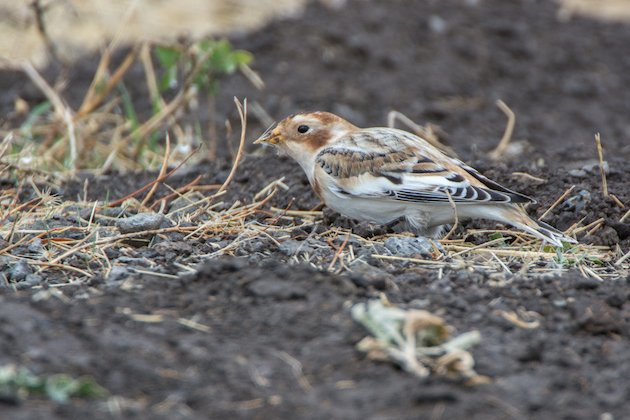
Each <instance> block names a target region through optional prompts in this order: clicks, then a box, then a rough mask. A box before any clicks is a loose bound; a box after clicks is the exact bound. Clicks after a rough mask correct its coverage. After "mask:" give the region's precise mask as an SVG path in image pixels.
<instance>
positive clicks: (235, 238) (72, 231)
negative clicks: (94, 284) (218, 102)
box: [0, 45, 630, 284]
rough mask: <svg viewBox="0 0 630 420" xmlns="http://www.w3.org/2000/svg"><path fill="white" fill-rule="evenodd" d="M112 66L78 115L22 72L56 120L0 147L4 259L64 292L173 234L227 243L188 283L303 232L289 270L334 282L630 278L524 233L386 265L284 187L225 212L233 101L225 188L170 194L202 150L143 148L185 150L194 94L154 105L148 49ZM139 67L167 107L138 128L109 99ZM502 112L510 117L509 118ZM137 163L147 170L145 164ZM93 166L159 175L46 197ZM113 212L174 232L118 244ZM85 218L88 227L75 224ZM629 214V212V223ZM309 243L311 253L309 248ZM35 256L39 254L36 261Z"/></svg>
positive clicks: (275, 185) (582, 228)
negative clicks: (184, 114) (332, 277)
mask: <svg viewBox="0 0 630 420" xmlns="http://www.w3.org/2000/svg"><path fill="white" fill-rule="evenodd" d="M111 55H112V51H111V49H106V50H105V51H104V53H103V56H102V58H101V61H100V64H99V66H98V70H97V71H96V74H95V76H94V80H93V82H92V84H91V86H90V88H89V90H88V91H87V92H86V94H85V99H84V101H83V103H82V104H81V106H80V107H79V108H78V109H77V110H73V109H70V108H69V107H68V105H67V103H66V101H65V100H64V99H63V97H61V95H60V94H59V92H58V91H57V90H56V89H55V88H54V87H52V86H51V85H50V84H49V83H48V82H46V81H45V80H44V79H43V78H41V76H40V75H39V73H38V72H37V71H36V70H35V69H34V68H33V67H32V66H30V65H29V64H27V63H24V64H23V68H24V71H25V72H26V73H27V74H28V75H29V76H30V77H31V79H32V80H33V81H34V82H35V83H36V85H37V86H39V88H40V89H41V90H42V92H44V93H45V94H46V96H47V97H48V98H49V100H50V103H51V104H53V105H52V108H53V110H54V114H51V115H52V116H53V118H52V119H50V120H48V121H39V122H38V123H37V124H31V125H30V126H29V127H28V130H29V131H28V135H26V134H25V133H24V131H23V130H16V131H12V132H8V133H5V137H4V139H3V141H2V142H1V143H0V175H2V176H3V177H5V178H7V179H14V180H17V179H20V180H21V181H20V182H19V183H16V184H15V186H14V187H11V188H6V189H5V190H3V191H2V193H1V195H0V238H1V239H0V257H2V258H5V260H6V261H8V262H9V264H12V263H15V262H17V261H19V260H24V261H26V262H27V263H28V264H30V265H32V266H36V267H38V270H39V272H40V273H41V272H47V273H49V274H55V275H56V278H57V279H58V280H59V281H58V282H59V283H60V284H69V283H73V282H76V281H82V280H85V279H88V278H90V277H94V276H95V275H104V276H107V275H108V273H109V272H110V271H111V269H112V265H113V264H114V263H115V262H112V261H110V260H109V258H108V256H107V255H108V252H107V251H108V249H109V248H118V249H122V250H125V249H128V248H129V246H130V245H129V244H130V241H132V240H133V241H135V242H136V243H138V241H140V242H141V243H144V244H147V245H151V244H152V243H155V242H156V241H160V240H162V239H169V238H171V237H173V235H183V236H184V238H185V239H184V240H186V241H192V242H195V241H196V240H201V241H205V240H207V239H209V238H216V239H220V240H222V241H217V242H216V247H215V249H213V250H212V251H211V252H209V253H206V254H205V255H193V256H191V257H190V258H187V259H182V260H181V261H178V262H177V264H180V269H181V270H182V272H187V271H191V270H192V267H193V265H194V264H195V263H197V262H199V261H201V260H203V259H206V258H216V257H219V256H221V255H231V254H238V253H241V254H242V253H243V252H246V251H244V250H247V249H249V248H250V247H251V244H252V243H254V242H261V241H262V242H264V243H265V244H266V245H265V246H266V251H263V252H266V253H271V254H275V255H282V254H281V253H279V252H278V250H277V248H278V247H280V246H281V244H282V243H283V242H284V241H286V240H289V239H294V238H293V236H292V235H293V232H295V231H296V230H301V231H307V232H311V234H310V235H309V237H308V238H306V240H305V241H304V242H303V243H304V244H305V246H304V247H303V249H297V250H296V252H294V253H293V254H292V255H290V256H289V257H287V259H288V261H289V262H292V263H298V262H305V263H308V264H311V265H313V266H315V267H317V268H319V269H322V270H328V271H332V272H336V273H341V272H349V271H353V270H355V269H358V268H360V267H361V266H362V265H365V264H368V263H369V264H373V265H374V264H376V265H379V266H381V267H383V268H385V269H390V268H391V269H395V268H400V267H407V266H416V267H421V268H423V269H426V270H431V271H433V272H435V273H436V274H437V276H438V277H441V276H443V275H445V273H446V272H447V271H448V270H467V271H477V272H483V273H485V274H486V275H487V276H488V278H490V279H492V280H493V281H499V282H501V281H505V279H507V278H508V277H509V276H511V275H520V276H536V275H547V274H561V273H563V272H565V271H567V270H571V269H573V270H578V271H579V272H580V273H581V274H582V275H583V276H585V277H593V278H597V279H600V280H602V281H603V280H606V279H616V278H620V277H624V276H626V275H627V273H628V271H629V269H630V262H629V260H630V256H629V254H627V253H626V254H624V253H623V252H622V250H620V249H619V247H617V248H616V249H610V248H607V247H600V246H591V245H585V244H578V245H575V246H571V247H568V246H567V247H566V248H564V249H560V248H553V247H549V246H544V245H543V244H542V243H541V242H540V241H539V240H537V239H535V238H533V237H531V236H529V235H528V234H526V233H523V232H516V231H511V230H501V229H497V230H486V231H474V230H469V231H467V235H472V234H484V235H487V236H488V237H489V238H490V240H489V241H487V242H485V243H482V244H478V245H475V244H472V243H470V242H468V241H466V239H467V237H464V238H460V239H450V238H451V236H452V234H453V233H454V229H453V230H452V231H451V232H450V233H449V235H448V236H447V237H446V238H444V239H442V240H441V241H439V242H440V245H439V247H438V246H437V245H436V247H435V252H434V253H433V255H432V256H431V257H428V258H413V257H402V256H398V255H391V254H388V253H387V252H386V248H384V246H383V244H384V241H385V240H386V239H387V238H388V237H389V236H383V237H373V238H363V237H360V236H357V235H354V234H352V232H350V231H348V230H344V229H340V228H336V227H332V228H329V229H328V230H325V231H323V232H322V230H321V227H320V224H321V217H322V213H321V212H320V211H312V210H311V211H302V210H295V209H292V208H291V206H292V203H288V205H287V207H286V208H284V209H278V208H274V207H272V206H271V205H270V201H271V199H272V198H273V197H274V196H275V195H276V194H277V192H278V191H279V190H286V189H287V188H288V187H287V186H286V185H285V184H284V182H283V179H277V180H274V181H272V182H270V183H269V184H268V185H267V186H265V187H264V188H262V189H261V190H260V191H259V192H258V193H257V194H254V195H253V196H251V197H241V200H242V201H238V200H237V201H235V202H228V203H226V202H223V201H221V200H222V199H224V197H225V196H226V192H227V191H228V189H229V188H230V182H231V180H232V179H233V177H234V176H235V174H236V173H237V171H238V169H239V163H240V161H241V158H242V156H243V153H244V149H245V145H246V138H247V136H246V121H247V118H246V116H247V115H246V114H247V103H246V102H245V103H243V104H241V103H240V102H238V101H236V106H237V110H238V112H239V115H240V118H241V133H240V142H239V148H238V151H237V153H236V156H235V159H234V164H233V166H232V169H231V170H230V172H229V175H228V177H227V178H226V180H225V182H224V183H223V184H221V185H215V184H212V185H203V184H201V177H197V178H196V179H194V180H193V181H191V182H189V183H188V184H187V185H184V186H182V187H179V188H171V187H170V186H169V185H168V180H169V177H171V176H172V175H173V174H174V173H176V172H177V171H178V170H179V169H180V168H181V167H182V166H183V165H184V164H185V163H186V162H187V161H188V160H189V159H191V158H192V157H194V155H195V153H196V150H190V151H189V152H188V153H187V154H186V155H183V156H179V157H178V158H174V155H176V154H177V153H178V151H177V149H178V148H177V146H175V147H173V146H172V145H171V141H170V137H169V136H166V141H165V142H164V144H162V145H160V146H159V147H155V148H149V147H147V144H148V143H147V141H146V140H147V137H148V136H150V135H151V133H152V132H153V130H156V129H158V128H159V129H160V130H165V131H164V132H166V131H169V132H172V133H174V135H175V137H176V139H175V141H174V143H175V144H179V141H180V140H181V139H179V138H177V133H180V134H181V133H184V132H186V128H185V127H182V126H181V125H180V123H179V122H178V113H180V112H181V111H182V110H183V109H184V108H185V107H186V105H187V104H189V103H190V101H191V100H192V99H193V96H194V94H193V93H192V91H193V89H191V86H190V85H183V86H181V88H180V90H179V91H178V92H177V93H176V94H175V96H174V97H173V98H172V99H171V100H170V101H164V100H163V98H161V97H159V94H158V93H157V92H158V90H157V88H156V86H155V84H156V81H155V80H156V77H155V74H154V71H153V70H152V66H151V63H150V61H151V60H150V57H149V54H148V46H147V45H143V46H140V47H138V48H136V49H133V50H131V51H130V52H129V53H128V54H127V56H126V57H125V58H124V59H123V61H122V62H121V63H120V64H119V65H118V66H114V67H113V69H112V70H109V69H110V67H112V66H111ZM139 57H140V58H142V57H144V58H143V59H144V65H143V68H144V70H145V75H146V81H147V84H148V86H149V91H150V92H152V95H153V96H155V97H156V98H155V99H157V100H158V101H162V102H161V103H162V104H163V106H162V107H161V108H160V111H159V112H157V113H156V114H155V115H154V116H153V117H152V118H150V119H149V120H147V121H144V122H142V123H139V124H138V125H137V126H136V127H135V128H133V127H132V126H130V125H129V121H128V120H125V119H124V118H122V117H121V115H120V114H117V113H116V112H114V111H113V110H115V109H116V107H117V106H118V105H119V103H120V101H121V100H122V99H121V96H120V95H112V92H113V91H114V90H115V87H116V86H117V85H118V83H120V81H121V80H122V78H123V76H124V74H125V73H126V72H127V71H128V69H129V68H130V66H131V63H133V62H135V61H136V60H138V59H139ZM147 60H148V61H147ZM255 109H258V107H255ZM502 109H503V110H504V112H506V115H508V117H510V113H509V112H508V111H507V110H508V109H507V107H502ZM259 112H260V109H258V113H259ZM390 118H391V119H392V124H393V123H394V122H395V121H396V120H401V121H403V123H405V124H407V125H409V126H410V127H412V128H413V129H414V130H415V131H417V132H419V133H421V134H423V135H427V136H429V137H430V138H431V140H432V141H433V142H434V143H435V144H436V145H439V147H441V148H442V149H444V150H447V151H448V150H449V149H448V148H447V147H446V146H444V145H443V144H441V143H440V140H439V138H438V136H436V135H435V132H434V129H433V128H431V127H429V128H427V127H421V126H418V125H416V124H415V123H413V122H412V121H410V120H409V119H407V118H406V117H405V116H404V115H402V114H399V113H393V114H390ZM513 124H514V116H513V114H512V116H511V117H510V118H508V127H507V128H506V134H505V135H504V139H503V141H502V142H501V144H503V147H501V146H499V147H498V148H497V149H496V150H495V153H496V154H498V155H501V153H502V149H504V148H505V145H506V144H507V142H508V141H509V138H510V133H511V131H512V129H513ZM34 135H38V136H45V138H46V139H47V140H44V142H43V143H40V144H35V143H34V142H33V141H32V137H29V136H34ZM506 139H508V140H506ZM16 143H17V144H18V146H17V147H16ZM16 150H17V151H16ZM139 150H140V151H141V153H139ZM26 153H30V155H28V156H27V155H26ZM95 154H99V156H95ZM139 155H141V156H142V159H138V156H139ZM103 156H105V158H103ZM27 157H28V159H27ZM98 159H100V161H101V162H102V165H101V167H100V168H99V169H100V170H105V169H129V168H137V167H145V166H148V167H155V168H159V172H158V174H157V176H156V178H155V179H154V180H153V181H152V182H149V183H148V184H146V185H144V186H143V187H141V188H138V189H137V190H136V191H134V192H133V193H131V194H128V195H127V196H125V197H120V198H117V197H114V198H113V199H112V200H108V201H105V200H103V201H98V202H88V201H87V200H86V199H84V200H83V201H81V202H68V201H66V202H61V201H60V200H59V198H58V197H55V196H53V195H51V194H50V192H49V189H47V188H42V187H41V186H42V185H51V186H52V185H55V184H57V183H58V182H59V179H58V172H53V171H50V172H48V171H41V170H40V169H34V167H38V166H41V165H43V166H44V167H47V168H50V169H51V170H52V169H53V168H55V167H64V164H65V166H66V167H69V168H72V169H74V168H80V167H82V165H83V162H93V161H95V160H98ZM174 161H175V162H177V165H175V166H174V167H172V166H171V168H172V169H169V164H171V165H172V164H173V162H174ZM64 162H65V163H64ZM525 175H527V174H525ZM159 185H162V186H165V187H167V188H168V189H170V191H171V193H170V194H168V195H166V196H161V197H156V191H157V187H158V186H159ZM573 188H574V187H570V188H569V189H567V191H565V193H564V194H562V195H561V196H560V197H559V198H558V199H557V200H556V201H555V202H554V203H553V204H552V205H551V207H550V208H549V209H548V210H547V211H546V212H544V213H543V215H542V216H541V219H543V218H544V217H546V216H547V215H548V214H549V213H550V212H552V211H553V210H554V209H555V208H556V206H558V205H559V204H560V203H561V202H562V201H563V200H564V199H565V198H566V197H567V196H568V195H569V194H570V193H571V191H572V190H573ZM25 191H29V192H30V194H31V195H30V197H34V198H30V199H28V200H26V199H23V197H24V196H25V194H24V192H25ZM209 193H210V195H208V194H209ZM140 197H142V198H140ZM104 199H105V198H104ZM175 200H178V201H179V202H180V203H181V202H184V203H185V204H184V205H182V206H179V207H178V208H177V209H176V210H172V211H171V210H169V208H170V206H171V203H172V202H173V201H175ZM108 208H109V209H112V208H116V209H119V210H120V212H127V213H131V214H133V213H137V212H152V211H158V212H160V213H163V214H164V215H165V217H166V219H168V221H169V222H170V226H169V227H166V228H162V229H155V230H151V231H143V232H139V233H128V234H123V235H121V234H120V232H119V231H118V229H117V228H116V227H114V226H113V223H112V222H113V220H112V218H114V217H113V216H107V215H106V211H105V210H106V209H108ZM68 209H74V210H68ZM79 213H80V214H81V215H82V217H79V216H78V214H79ZM629 214H630V212H628V213H626V214H625V215H624V216H623V217H622V220H623V219H626V218H627V217H628V215H629ZM603 224H604V220H603V219H600V220H596V221H595V222H593V223H590V224H586V225H584V224H583V221H578V222H576V223H575V224H574V225H573V226H571V228H569V230H568V232H567V233H568V234H572V235H575V234H578V233H582V232H585V233H588V234H593V233H595V232H596V231H597V230H598V229H600V228H601V227H602V226H603ZM318 232H319V233H318ZM390 236H391V235H390ZM142 241H144V242H142ZM309 244H311V245H313V246H307V245H309ZM29 249H30V250H29ZM32 249H36V250H38V251H36V252H33V251H32ZM368 259H369V260H370V261H368ZM169 275H170V274H169Z"/></svg>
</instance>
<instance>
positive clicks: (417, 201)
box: [254, 112, 575, 246]
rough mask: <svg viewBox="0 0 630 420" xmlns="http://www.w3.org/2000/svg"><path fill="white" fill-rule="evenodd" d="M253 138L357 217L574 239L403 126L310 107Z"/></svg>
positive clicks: (423, 228)
mask: <svg viewBox="0 0 630 420" xmlns="http://www.w3.org/2000/svg"><path fill="white" fill-rule="evenodd" d="M254 143H255V144H260V143H268V144H272V145H274V146H276V148H278V149H279V151H280V152H281V153H284V154H287V155H289V156H291V157H292V158H293V159H295V160H296V161H297V162H298V163H299V164H300V166H301V167H302V169H303V170H304V172H306V176H307V177H308V180H309V182H310V183H311V186H312V187H313V190H315V192H316V193H317V195H319V197H320V198H321V199H322V200H323V201H324V203H325V204H326V205H327V206H328V207H330V208H331V209H333V210H335V211H337V212H339V213H341V214H343V215H344V216H347V217H350V218H353V219H358V220H366V221H369V222H374V223H378V224H387V223H390V222H392V221H394V220H397V219H399V218H404V219H406V221H407V223H408V224H409V225H410V227H411V228H412V229H413V230H415V231H416V233H418V234H422V235H428V236H432V237H437V236H439V235H440V234H441V233H442V232H443V231H444V225H445V224H448V223H453V222H454V221H455V220H462V219H466V218H482V219H491V220H496V221H499V222H503V223H507V224H510V225H512V226H515V227H517V228H519V229H522V230H524V231H526V232H529V233H530V234H532V235H534V236H536V237H538V238H540V239H543V240H545V241H547V242H549V243H551V244H553V245H557V246H562V242H563V241H564V242H572V243H573V242H575V240H574V239H572V238H569V237H567V236H565V235H564V234H563V233H562V232H560V231H558V230H556V229H554V228H553V227H551V226H549V225H547V224H546V223H543V222H540V221H537V220H534V219H532V218H530V217H529V216H528V215H527V213H526V212H525V210H524V208H523V206H522V205H523V204H525V203H530V202H534V200H533V199H532V198H530V197H527V196H525V195H523V194H519V193H517V192H515V191H512V190H510V189H508V188H505V187H503V186H501V185H499V184H497V183H496V182H494V181H492V180H490V179H488V178H486V177H485V176H483V175H481V174H480V173H479V172H477V171H476V170H475V169H473V168H471V167H470V166H468V165H466V164H465V163H463V162H461V161H459V160H457V159H454V158H451V157H449V156H447V155H445V154H444V153H442V152H440V151H439V150H437V149H436V148H435V147H434V146H432V145H431V144H429V143H428V142H427V141H426V140H424V139H422V138H420V137H418V136H416V135H414V134H411V133H408V132H406V131H402V130H398V129H394V128H381V127H379V128H358V127H356V126H354V125H353V124H351V123H349V122H348V121H346V120H344V119H343V118H341V117H338V116H336V115H334V114H331V113H328V112H312V113H302V114H295V115H291V116H289V117H287V118H285V119H284V120H283V121H281V122H280V123H278V124H276V125H274V126H272V127H270V128H269V129H267V131H265V132H264V133H263V135H262V136H260V138H259V139H258V140H256V141H255V142H254ZM455 212H457V219H456V217H455Z"/></svg>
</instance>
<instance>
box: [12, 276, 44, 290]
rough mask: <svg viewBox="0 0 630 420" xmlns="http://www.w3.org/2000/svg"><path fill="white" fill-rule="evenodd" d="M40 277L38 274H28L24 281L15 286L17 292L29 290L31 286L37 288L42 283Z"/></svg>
mask: <svg viewBox="0 0 630 420" xmlns="http://www.w3.org/2000/svg"><path fill="white" fill-rule="evenodd" d="M42 280H43V279H42V276H40V275H39V274H29V275H27V276H26V278H25V279H24V281H21V282H19V283H16V284H15V288H16V289H17V290H24V289H30V288H31V287H33V286H38V285H40V284H41V283H42Z"/></svg>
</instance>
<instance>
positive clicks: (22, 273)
mask: <svg viewBox="0 0 630 420" xmlns="http://www.w3.org/2000/svg"><path fill="white" fill-rule="evenodd" d="M29 274H33V270H32V269H31V267H30V266H29V265H28V263H27V262H26V261H25V260H19V261H18V262H17V263H15V265H13V267H11V269H10V270H9V280H11V281H12V282H14V283H17V282H20V281H24V280H25V279H26V276H28V275H29Z"/></svg>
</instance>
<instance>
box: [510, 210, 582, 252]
mask: <svg viewBox="0 0 630 420" xmlns="http://www.w3.org/2000/svg"><path fill="white" fill-rule="evenodd" d="M506 213H508V214H507V217H505V218H503V217H502V219H503V220H502V221H504V222H505V223H509V224H511V225H513V226H514V227H517V228H519V229H523V230H524V231H525V232H528V233H531V234H532V235H534V236H536V237H537V238H540V239H542V240H543V241H546V242H549V243H550V244H552V245H555V246H562V243H563V242H568V243H571V244H575V243H577V241H576V240H575V239H573V238H571V237H569V236H567V235H565V234H564V233H562V232H560V231H559V230H558V229H556V228H554V227H553V226H550V225H548V224H547V223H545V222H541V221H540V220H535V219H532V218H531V217H529V216H528V215H527V213H526V212H525V210H524V209H523V208H521V207H516V206H515V207H511V209H510V210H508V212H506Z"/></svg>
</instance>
